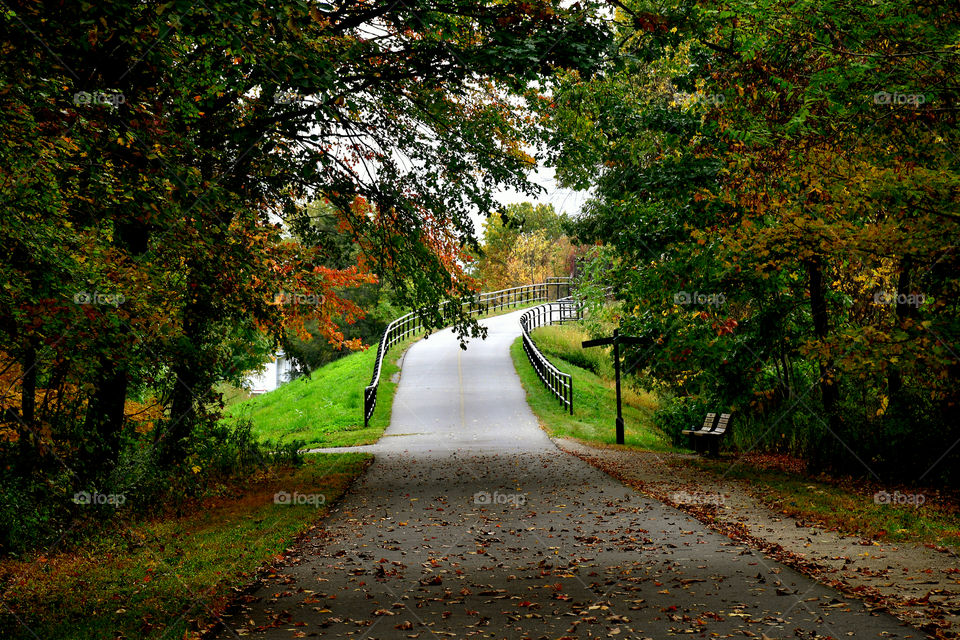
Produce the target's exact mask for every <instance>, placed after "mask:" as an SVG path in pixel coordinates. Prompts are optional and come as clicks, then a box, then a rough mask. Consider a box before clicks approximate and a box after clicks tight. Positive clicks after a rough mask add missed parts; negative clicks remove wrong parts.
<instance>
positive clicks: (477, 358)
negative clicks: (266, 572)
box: [220, 312, 923, 640]
mask: <svg viewBox="0 0 960 640" xmlns="http://www.w3.org/2000/svg"><path fill="white" fill-rule="evenodd" d="M518 318H519V312H517V313H511V314H508V315H503V316H499V317H495V318H491V319H489V320H486V321H485V324H486V325H487V326H488V327H489V336H488V338H487V339H486V340H485V341H473V342H471V344H470V346H469V349H468V350H466V351H462V350H461V349H460V348H459V347H458V345H457V342H456V339H455V337H454V335H453V334H452V333H451V332H450V331H443V332H440V333H437V334H434V335H432V336H430V338H429V339H427V340H423V341H420V342H418V343H416V344H414V345H413V346H412V347H411V348H410V350H409V351H408V352H407V354H406V356H405V359H404V362H403V370H402V373H401V379H400V384H399V388H398V390H397V394H396V397H395V400H394V407H393V419H392V422H391V426H390V428H389V429H388V430H387V432H386V434H385V435H384V437H383V438H381V440H380V442H379V443H377V444H376V445H373V446H371V447H365V448H364V449H366V450H370V451H372V452H374V453H375V454H376V459H375V461H374V463H373V465H372V466H371V467H370V469H369V471H368V472H367V473H366V474H365V476H364V477H363V478H362V479H361V480H360V481H358V483H357V484H356V485H355V486H354V488H353V489H352V490H351V491H350V492H349V493H348V494H347V495H346V496H345V498H344V500H343V501H342V502H340V503H339V504H338V505H337V506H335V507H334V508H333V509H332V510H331V512H330V513H329V514H328V515H327V516H326V518H325V519H324V520H323V521H322V524H321V526H320V527H318V528H317V529H316V530H315V532H314V534H313V535H312V536H311V537H310V538H308V539H307V540H305V541H304V544H303V547H302V549H301V555H302V556H303V560H302V561H301V562H299V563H297V564H294V565H292V566H288V567H284V568H283V569H282V571H281V573H282V575H280V576H278V577H277V578H276V579H273V580H268V582H267V583H266V584H265V585H264V586H263V587H262V588H261V589H260V590H259V591H258V592H257V593H256V594H255V595H256V596H258V598H256V599H255V600H253V601H252V602H250V603H249V604H247V605H245V606H244V607H243V609H244V610H243V611H242V612H241V613H240V614H239V615H238V616H236V617H234V618H233V619H232V620H230V621H228V625H227V626H228V627H229V628H228V629H227V630H225V631H224V632H223V633H222V634H221V636H220V637H223V638H228V637H234V636H235V634H236V635H244V636H250V637H258V638H291V637H329V638H354V639H366V638H370V639H373V638H381V639H383V638H431V639H433V638H457V639H466V638H510V639H520V638H564V637H567V638H591V637H602V638H656V639H658V640H659V639H661V638H667V637H671V636H675V635H676V636H688V637H689V636H690V635H691V634H692V635H693V636H694V637H707V638H716V637H740V638H743V637H755V638H763V637H767V638H846V637H855V638H881V637H882V638H920V637H923V634H921V633H920V632H918V631H916V630H914V629H912V628H909V627H906V626H904V625H902V624H901V623H899V622H898V621H896V620H895V619H893V618H892V617H890V616H887V615H885V614H878V613H873V612H870V611H868V610H867V609H866V608H865V607H864V606H863V605H862V604H860V603H859V602H856V601H852V600H849V599H846V598H844V597H842V596H841V595H840V594H839V593H838V592H836V591H833V590H831V589H829V588H826V587H823V586H820V585H818V584H816V583H814V582H812V581H810V580H809V579H807V578H805V577H803V576H801V575H799V574H797V573H796V572H794V571H793V570H791V569H789V568H787V567H785V566H782V565H779V564H777V563H775V562H773V561H771V560H769V559H767V558H765V557H764V556H763V555H762V554H760V553H758V552H756V551H752V550H750V549H749V548H747V547H744V546H742V545H740V544H737V543H734V542H732V541H731V540H729V539H728V538H726V537H724V536H721V535H719V534H716V533H714V532H711V531H710V530H708V529H706V528H705V527H704V526H703V525H702V524H700V523H699V522H697V521H696V520H694V519H692V518H690V517H688V516H686V515H685V514H683V513H681V512H680V511H677V510H674V509H672V508H669V507H667V506H664V505H663V504H661V503H659V502H656V501H653V500H651V499H649V498H646V497H644V496H642V495H639V494H637V493H635V492H634V491H632V490H631V489H629V488H627V487H624V486H623V485H622V484H620V483H619V482H617V481H616V480H614V479H612V478H611V477H609V476H607V475H606V474H603V473H602V472H600V471H598V470H596V469H594V468H593V467H591V466H590V465H588V464H586V463H584V462H582V461H580V460H578V459H577V458H574V457H572V456H570V455H568V454H565V453H563V452H561V451H560V450H559V449H557V448H556V447H555V446H554V444H553V443H552V442H551V441H550V439H549V438H548V437H547V436H546V434H545V433H544V432H543V431H542V430H541V429H540V428H539V426H538V424H537V419H536V417H535V416H534V415H533V414H532V413H531V411H530V409H529V408H528V406H527V404H526V401H525V396H524V391H523V389H522V388H521V386H520V381H519V379H518V378H517V375H516V372H515V371H514V369H513V364H512V361H511V359H510V355H509V347H510V344H511V343H512V342H513V340H514V339H515V338H516V337H517V336H518V335H519V326H518Z"/></svg>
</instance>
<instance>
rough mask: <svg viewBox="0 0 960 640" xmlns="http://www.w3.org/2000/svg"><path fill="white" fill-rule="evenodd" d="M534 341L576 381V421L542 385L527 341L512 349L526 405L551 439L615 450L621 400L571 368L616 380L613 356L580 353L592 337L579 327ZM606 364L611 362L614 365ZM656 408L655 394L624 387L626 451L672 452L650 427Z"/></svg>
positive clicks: (545, 331)
mask: <svg viewBox="0 0 960 640" xmlns="http://www.w3.org/2000/svg"><path fill="white" fill-rule="evenodd" d="M533 337H534V340H536V341H537V345H538V346H539V347H540V349H541V351H543V353H544V354H545V355H546V356H547V357H548V358H549V359H550V361H551V362H553V363H554V364H555V365H556V366H557V367H559V368H560V370H561V371H564V372H566V373H570V374H571V375H573V409H574V414H573V415H572V416H571V415H570V414H569V413H568V412H567V410H566V409H564V408H563V407H562V406H561V405H560V402H559V400H557V399H556V398H555V397H554V396H553V394H551V393H550V392H549V391H548V390H547V388H546V387H545V386H544V385H543V383H542V382H540V379H539V378H538V377H537V374H536V372H535V371H534V370H533V367H531V366H530V363H529V362H528V361H527V356H526V354H525V353H524V352H523V343H522V342H521V340H522V339H521V338H517V340H516V342H514V343H513V345H512V346H511V348H510V354H511V356H513V363H514V366H515V367H516V369H517V373H518V374H519V375H520V381H521V382H522V383H523V387H524V389H525V390H526V392H527V403H528V404H529V405H530V408H531V409H532V410H533V412H534V413H535V414H536V415H537V417H538V418H540V423H541V424H542V425H543V427H544V428H545V429H546V430H547V433H549V434H550V435H551V436H557V437H568V438H576V439H578V440H583V441H585V442H591V443H601V444H614V443H615V442H616V431H615V426H614V421H615V419H616V417H617V396H616V390H615V387H614V383H613V381H612V380H610V379H609V378H606V377H601V376H599V375H597V374H596V373H594V372H593V371H591V370H589V369H586V368H584V367H582V366H577V365H575V364H573V362H571V361H575V362H577V364H579V365H587V366H591V367H595V368H596V369H597V370H599V371H600V372H601V373H606V372H607V371H609V372H610V375H611V376H612V370H613V366H612V358H611V356H610V355H609V354H608V353H605V352H604V350H602V349H592V350H589V349H581V348H580V347H579V345H580V341H581V340H585V339H587V336H586V333H584V332H583V330H582V329H580V328H579V327H577V326H576V325H566V326H553V327H541V328H540V329H536V330H535V331H534V333H533ZM565 358H569V360H567V359H565ZM607 360H610V364H609V365H607V364H606V361H607ZM656 408H657V403H656V398H655V397H654V396H653V395H652V394H649V393H645V392H640V393H638V392H635V391H633V390H630V389H626V388H625V387H624V389H623V420H624V440H625V443H626V444H627V445H630V446H634V447H642V448H644V449H652V450H655V451H668V450H673V448H672V446H671V445H670V443H669V441H668V439H667V438H666V437H664V436H663V434H661V433H660V432H659V431H658V430H657V429H655V428H654V427H653V426H652V424H651V419H650V418H651V416H652V414H653V412H654V411H655V410H656Z"/></svg>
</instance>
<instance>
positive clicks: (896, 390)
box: [887, 256, 914, 402]
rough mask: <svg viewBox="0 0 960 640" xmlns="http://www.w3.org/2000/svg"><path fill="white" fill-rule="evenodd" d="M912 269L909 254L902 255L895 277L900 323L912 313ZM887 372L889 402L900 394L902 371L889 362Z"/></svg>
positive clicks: (897, 312) (898, 322)
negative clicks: (896, 276)
mask: <svg viewBox="0 0 960 640" xmlns="http://www.w3.org/2000/svg"><path fill="white" fill-rule="evenodd" d="M912 269H913V260H912V259H911V257H910V256H904V257H903V259H902V260H901V261H900V276H899V278H898V279H897V299H896V303H897V311H896V314H897V324H899V325H902V324H903V321H904V320H906V319H907V318H909V317H910V316H912V315H913V313H914V312H913V309H912V308H911V306H910V304H908V302H909V298H908V297H907V296H909V295H910V275H911V271H912ZM901 295H902V296H904V298H903V300H904V301H903V303H902V304H901V302H900V296H901ZM888 371H889V373H888V374H887V395H888V397H889V402H893V400H894V397H895V396H898V395H900V391H901V390H902V389H903V373H902V372H901V370H900V367H898V366H897V365H895V364H892V363H891V364H890V366H889V369H888Z"/></svg>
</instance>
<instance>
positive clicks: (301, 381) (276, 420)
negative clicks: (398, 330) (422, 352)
mask: <svg viewBox="0 0 960 640" xmlns="http://www.w3.org/2000/svg"><path fill="white" fill-rule="evenodd" d="M411 343H412V340H408V341H404V342H401V343H400V344H398V345H396V346H394V347H393V348H392V349H391V350H390V352H389V353H388V354H387V356H386V357H385V358H384V361H383V371H382V373H381V375H380V392H379V394H378V396H377V409H376V411H375V412H374V414H373V418H372V419H371V420H370V426H369V427H367V428H364V426H363V389H364V387H366V386H367V385H368V384H370V376H371V375H372V374H373V364H374V362H375V361H376V357H377V351H376V349H375V348H370V349H368V350H367V351H362V352H358V353H352V354H350V355H348V356H346V357H344V358H341V359H339V360H336V361H334V362H331V363H330V364H328V365H326V366H324V367H321V368H320V369H317V370H316V371H314V372H313V373H312V374H311V375H310V376H309V377H306V376H304V377H302V378H298V379H296V380H294V381H292V382H290V383H287V384H285V385H283V386H281V387H279V388H278V389H276V390H275V391H271V392H270V393H265V394H263V395H259V396H254V397H252V398H250V399H249V400H245V401H243V402H238V403H237V404H234V405H231V406H230V407H228V408H227V410H226V412H225V413H226V415H227V417H228V418H230V417H234V418H249V419H250V420H251V421H252V422H253V431H254V433H255V434H256V435H257V437H259V438H261V439H263V440H280V439H282V440H291V439H298V440H303V441H305V442H306V443H307V445H309V446H313V447H347V446H354V445H361V444H371V443H374V442H376V441H377V439H378V438H379V437H380V435H381V434H382V433H383V430H384V429H386V427H387V425H388V424H389V423H390V409H391V407H392V405H393V394H394V393H395V392H396V388H397V385H396V383H394V382H391V381H390V379H391V377H393V374H395V373H396V372H397V371H399V368H398V366H397V364H396V361H397V359H398V358H399V357H400V356H401V355H402V354H403V352H404V351H405V350H406V348H407V347H408V346H410V344H411Z"/></svg>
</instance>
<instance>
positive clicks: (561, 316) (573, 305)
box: [520, 297, 583, 415]
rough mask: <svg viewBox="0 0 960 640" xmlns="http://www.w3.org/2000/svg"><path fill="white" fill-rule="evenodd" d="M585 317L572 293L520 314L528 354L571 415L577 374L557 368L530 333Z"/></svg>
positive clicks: (532, 363) (538, 371)
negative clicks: (574, 380) (574, 382)
mask: <svg viewBox="0 0 960 640" xmlns="http://www.w3.org/2000/svg"><path fill="white" fill-rule="evenodd" d="M582 317H583V308H582V307H581V306H580V304H579V303H578V302H576V301H575V300H573V299H572V298H569V297H568V298H564V299H561V300H557V301H556V302H550V303H548V304H542V305H540V306H538V307H534V308H533V309H530V310H529V311H527V312H526V313H524V314H523V315H522V316H520V329H521V332H522V337H523V350H524V352H525V353H526V354H527V359H528V360H529V361H530V364H531V365H532V366H533V370H534V371H536V372H537V376H538V377H539V378H540V380H541V381H542V382H543V384H544V385H546V387H547V389H549V390H550V392H551V393H552V394H553V395H555V396H556V397H557V399H558V400H560V404H561V405H563V406H564V407H566V408H567V409H569V411H570V415H573V376H571V375H570V374H569V373H564V372H563V371H560V369H557V367H555V366H554V365H553V363H552V362H550V360H548V359H547V357H546V356H545V355H543V353H542V352H541V351H540V349H539V348H537V344H536V343H535V342H534V341H533V338H532V337H531V336H530V332H531V331H533V330H534V329H536V328H537V327H543V326H547V325H551V324H563V323H564V322H571V321H574V320H580V319H581V318H582Z"/></svg>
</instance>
